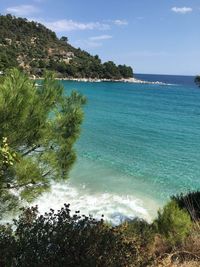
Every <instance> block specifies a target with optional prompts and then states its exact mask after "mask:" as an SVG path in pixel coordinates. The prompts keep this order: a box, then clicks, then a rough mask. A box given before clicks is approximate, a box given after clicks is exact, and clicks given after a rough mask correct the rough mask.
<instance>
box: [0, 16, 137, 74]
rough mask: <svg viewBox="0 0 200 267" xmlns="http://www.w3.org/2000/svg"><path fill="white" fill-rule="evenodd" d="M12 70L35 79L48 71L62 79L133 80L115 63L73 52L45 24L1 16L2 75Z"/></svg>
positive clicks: (85, 53) (129, 68)
mask: <svg viewBox="0 0 200 267" xmlns="http://www.w3.org/2000/svg"><path fill="white" fill-rule="evenodd" d="M11 67H20V68H22V69H23V70H24V71H26V72H27V73H29V74H30V75H35V76H36V77H39V76H41V75H42V74H43V72H44V70H46V69H47V70H53V71H55V72H56V73H57V76H58V77H60V78H62V77H74V78H106V79H120V78H129V77H133V71H132V68H131V67H128V66H125V65H119V66H116V65H115V64H114V63H113V62H112V61H108V62H105V63H101V60H100V58H99V57H98V56H97V55H96V56H92V55H90V54H89V53H87V52H85V51H83V50H81V49H80V48H78V49H76V48H74V47H73V46H71V45H70V44H69V43H68V38H67V37H65V36H63V37H61V38H60V39H58V37H57V36H56V34H55V32H53V31H51V30H49V29H47V28H46V27H45V26H43V25H42V24H40V23H37V22H33V21H31V22H30V21H28V20H27V19H24V18H16V17H14V16H11V15H6V16H0V71H4V70H5V69H7V68H11Z"/></svg>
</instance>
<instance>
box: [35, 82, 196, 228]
mask: <svg viewBox="0 0 200 267" xmlns="http://www.w3.org/2000/svg"><path fill="white" fill-rule="evenodd" d="M63 84H64V86H65V88H66V91H70V90H71V89H76V90H78V91H79V92H81V93H82V94H84V95H85V96H87V99H88V104H87V106H86V107H85V120H84V123H83V126H82V135H81V138H80V140H79V141H78V143H77V145H76V149H77V153H78V161H77V163H76V165H75V166H74V168H73V170H72V172H71V174H70V177H71V178H70V180H69V181H68V183H67V184H62V185H60V184H59V185H58V184H55V185H53V190H52V192H51V193H50V194H47V195H45V196H43V198H42V199H40V201H39V203H40V206H41V205H42V209H46V208H47V207H50V206H51V207H52V205H54V207H58V208H59V207H60V206H61V205H62V204H63V203H65V202H67V203H68V202H69V203H71V204H72V210H75V209H80V210H81V212H82V213H90V214H93V215H94V216H96V217H98V216H100V215H101V214H105V217H106V219H108V220H110V221H111V222H113V223H119V222H120V221H121V220H123V219H124V218H126V217H130V218H133V217H135V216H139V217H143V218H145V219H147V220H151V219H152V218H153V217H154V216H155V214H156V211H157V209H158V207H161V206H162V205H163V204H164V203H165V202H166V201H167V199H168V198H169V196H170V195H173V194H176V193H180V192H185V191H188V190H196V189H199V188H200V89H198V88H197V87H195V86H193V85H192V84H191V85H188V84H187V85H177V84H176V85H164V86H163V85H162V86H161V85H148V84H128V83H81V82H68V81H65V82H63ZM50 204H51V205H50Z"/></svg>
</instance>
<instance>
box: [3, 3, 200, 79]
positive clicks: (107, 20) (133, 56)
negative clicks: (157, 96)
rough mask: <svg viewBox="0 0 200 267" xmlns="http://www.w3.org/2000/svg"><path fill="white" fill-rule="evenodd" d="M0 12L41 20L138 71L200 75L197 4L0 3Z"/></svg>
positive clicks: (71, 39) (74, 42)
mask: <svg viewBox="0 0 200 267" xmlns="http://www.w3.org/2000/svg"><path fill="white" fill-rule="evenodd" d="M0 13H1V14H7V13H10V14H13V15H15V16H19V17H26V18H29V19H33V20H36V21H39V22H41V23H43V24H45V25H46V26H47V27H49V28H51V29H52V30H54V31H55V32H56V33H57V35H58V36H59V37H60V36H67V37H68V38H69V42H70V43H71V44H72V45H74V46H75V47H80V48H82V49H84V50H86V51H88V52H90V53H91V54H98V55H99V56H100V57H101V59H102V60H103V61H106V60H113V61H115V62H116V63H117V64H124V63H125V64H128V65H131V66H132V67H133V69H134V71H135V72H136V73H155V74H156V73H157V74H159V73H161V74H182V75H196V74H198V73H200V32H199V29H200V0H123V1H121V0H57V1H56V0H0Z"/></svg>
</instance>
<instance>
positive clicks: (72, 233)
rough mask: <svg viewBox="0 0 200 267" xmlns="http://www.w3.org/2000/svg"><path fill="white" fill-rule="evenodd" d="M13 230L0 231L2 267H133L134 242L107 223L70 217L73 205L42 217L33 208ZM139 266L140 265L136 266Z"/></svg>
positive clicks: (3, 229) (18, 221)
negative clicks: (131, 265) (131, 266)
mask: <svg viewBox="0 0 200 267" xmlns="http://www.w3.org/2000/svg"><path fill="white" fill-rule="evenodd" d="M14 229H15V230H12V229H11V227H10V226H3V227H2V228H0V230H1V232H0V263H1V266H24V267H26V266H37V267H40V266H41V267H45V266H54V267H56V266H67V267H71V266H73V267H76V266H81V267H84V266H88V267H90V266H91V267H93V266H113V267H115V266H130V264H131V263H132V262H134V261H135V259H136V249H135V248H134V242H131V241H127V240H126V239H125V237H124V235H123V233H122V232H121V231H120V229H117V228H114V227H109V226H108V225H106V224H104V222H103V220H101V221H96V220H94V219H93V218H91V217H87V216H80V215H79V212H77V213H76V214H75V215H73V216H71V215H70V209H69V205H65V206H64V208H62V209H61V210H60V211H58V213H57V214H56V213H55V212H54V211H53V210H51V211H50V212H49V213H46V214H45V215H44V216H39V215H38V212H37V208H29V209H27V210H25V211H24V212H23V214H22V215H21V217H20V218H19V219H18V220H16V221H15V223H14ZM134 266H136V265H134Z"/></svg>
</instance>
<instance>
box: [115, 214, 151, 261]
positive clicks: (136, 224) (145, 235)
mask: <svg viewBox="0 0 200 267" xmlns="http://www.w3.org/2000/svg"><path fill="white" fill-rule="evenodd" d="M119 228H120V229H121V230H122V231H123V233H124V235H125V236H126V238H127V239H128V240H132V241H133V242H134V243H135V248H136V249H137V263H138V266H147V265H148V264H150V263H151V262H152V260H153V257H152V246H153V241H154V237H155V232H154V229H153V226H152V224H149V223H147V222H146V221H144V220H143V219H139V218H135V219H134V220H131V221H128V222H125V223H123V224H122V225H121V226H119ZM134 266H135V265H134Z"/></svg>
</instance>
